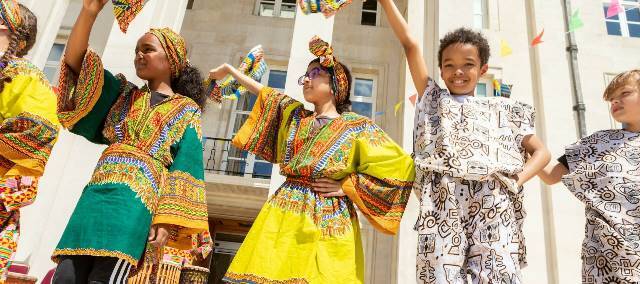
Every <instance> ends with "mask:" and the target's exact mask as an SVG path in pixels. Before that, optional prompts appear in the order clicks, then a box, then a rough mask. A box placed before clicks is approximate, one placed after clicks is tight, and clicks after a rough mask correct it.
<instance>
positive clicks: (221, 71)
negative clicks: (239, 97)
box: [209, 63, 264, 95]
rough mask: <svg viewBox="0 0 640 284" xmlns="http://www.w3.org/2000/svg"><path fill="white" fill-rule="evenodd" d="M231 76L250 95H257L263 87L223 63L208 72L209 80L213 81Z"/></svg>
mask: <svg viewBox="0 0 640 284" xmlns="http://www.w3.org/2000/svg"><path fill="white" fill-rule="evenodd" d="M229 74H231V76H233V78H234V79H236V80H237V81H238V83H240V85H242V86H244V87H245V88H247V90H249V92H250V93H252V94H255V95H257V94H258V93H260V90H262V88H263V87H264V85H262V84H260V82H258V81H256V80H253V78H251V77H249V76H247V75H245V74H242V72H240V71H238V69H236V68H234V67H233V66H231V65H229V64H227V63H224V64H222V65H220V66H218V68H216V69H212V70H211V71H209V78H211V79H213V80H222V79H224V77H226V76H227V75H229Z"/></svg>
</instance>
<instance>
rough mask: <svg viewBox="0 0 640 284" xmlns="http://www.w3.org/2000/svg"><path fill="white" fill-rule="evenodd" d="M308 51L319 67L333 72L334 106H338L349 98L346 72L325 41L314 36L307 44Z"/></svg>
mask: <svg viewBox="0 0 640 284" xmlns="http://www.w3.org/2000/svg"><path fill="white" fill-rule="evenodd" d="M309 51H311V53H313V55H315V56H317V57H318V58H319V59H320V65H321V66H322V67H324V68H327V69H329V70H330V71H333V86H334V87H335V90H334V91H335V94H334V96H335V97H336V104H337V105H340V104H341V103H343V102H344V101H346V100H347V99H348V98H349V78H348V76H347V72H346V71H345V70H344V67H342V64H340V62H338V59H336V57H335V56H334V55H333V48H332V47H331V46H330V45H329V43H327V42H326V41H324V40H322V39H321V38H320V37H318V36H314V37H313V38H312V39H311V41H310V42H309Z"/></svg>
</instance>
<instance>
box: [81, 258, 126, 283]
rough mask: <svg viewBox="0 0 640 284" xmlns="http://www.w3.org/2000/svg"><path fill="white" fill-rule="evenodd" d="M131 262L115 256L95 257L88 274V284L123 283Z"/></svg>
mask: <svg viewBox="0 0 640 284" xmlns="http://www.w3.org/2000/svg"><path fill="white" fill-rule="evenodd" d="M130 270H131V264H130V263H129V262H128V261H126V260H124V259H118V258H115V257H96V259H95V261H94V264H93V269H91V273H90V274H89V284H125V283H127V278H128V277H129V271H130Z"/></svg>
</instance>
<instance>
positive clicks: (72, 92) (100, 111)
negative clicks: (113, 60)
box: [58, 50, 127, 144]
mask: <svg viewBox="0 0 640 284" xmlns="http://www.w3.org/2000/svg"><path fill="white" fill-rule="evenodd" d="M126 83H127V82H126V79H124V78H118V77H116V76H113V74H111V73H110V72H108V71H106V70H104V67H103V66H102V61H101V60H100V57H99V56H98V54H96V53H95V52H93V51H91V50H88V51H87V53H86V54H85V57H84V60H83V62H82V69H81V70H80V74H75V73H74V72H73V71H72V70H71V69H70V68H69V66H67V65H66V64H64V60H63V64H62V66H61V67H60V85H59V87H58V89H59V94H58V118H59V119H60V122H61V123H62V125H63V126H64V127H65V128H67V129H69V130H71V132H73V133H75V134H78V135H80V136H83V137H85V138H87V139H88V140H89V141H91V142H93V143H100V144H106V143H107V141H106V139H105V138H104V136H103V135H102V130H103V128H104V122H105V119H106V117H107V114H108V113H109V111H110V110H111V107H112V106H113V105H114V104H115V102H116V100H117V99H118V96H119V95H120V93H121V91H122V87H123V86H124V84H126Z"/></svg>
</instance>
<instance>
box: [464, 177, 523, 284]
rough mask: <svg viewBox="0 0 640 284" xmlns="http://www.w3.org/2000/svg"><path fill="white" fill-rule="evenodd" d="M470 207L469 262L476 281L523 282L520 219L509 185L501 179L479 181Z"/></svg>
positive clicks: (473, 278) (468, 264)
mask: <svg viewBox="0 0 640 284" xmlns="http://www.w3.org/2000/svg"><path fill="white" fill-rule="evenodd" d="M477 184H478V185H479V187H480V190H479V192H477V193H476V194H475V195H474V196H473V199H474V200H473V202H472V203H471V205H470V207H469V210H470V211H471V212H473V214H472V217H471V219H470V223H469V227H468V232H469V233H470V235H471V238H470V239H469V243H470V244H469V252H468V259H467V266H468V269H469V273H470V274H471V279H472V282H473V283H522V275H521V273H520V259H521V256H520V253H519V251H520V245H521V240H520V238H521V234H519V232H518V230H519V229H520V225H521V224H520V222H518V221H517V220H516V211H517V210H515V208H514V206H513V200H512V198H511V196H510V193H509V191H508V189H507V188H506V187H505V186H503V185H502V184H501V183H500V182H498V181H486V182H478V183H477Z"/></svg>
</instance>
